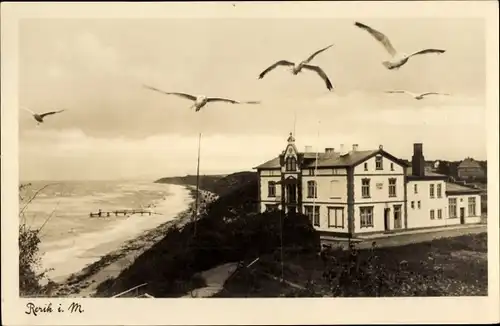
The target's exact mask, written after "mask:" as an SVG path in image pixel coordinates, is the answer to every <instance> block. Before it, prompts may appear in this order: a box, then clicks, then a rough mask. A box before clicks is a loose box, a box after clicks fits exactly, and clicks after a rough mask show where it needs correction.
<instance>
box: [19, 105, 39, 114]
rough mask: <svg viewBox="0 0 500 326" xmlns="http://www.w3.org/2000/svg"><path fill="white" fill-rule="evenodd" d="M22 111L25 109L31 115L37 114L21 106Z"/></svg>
mask: <svg viewBox="0 0 500 326" xmlns="http://www.w3.org/2000/svg"><path fill="white" fill-rule="evenodd" d="M21 109H23V110H24V111H27V112H29V113H31V114H36V113H35V112H33V111H31V110H30V109H28V108H27V107H25V106H21Z"/></svg>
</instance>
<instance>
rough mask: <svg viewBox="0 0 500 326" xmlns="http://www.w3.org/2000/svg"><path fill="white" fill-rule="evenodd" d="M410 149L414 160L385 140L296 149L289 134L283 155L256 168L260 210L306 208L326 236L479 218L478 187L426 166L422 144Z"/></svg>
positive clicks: (293, 140)
mask: <svg viewBox="0 0 500 326" xmlns="http://www.w3.org/2000/svg"><path fill="white" fill-rule="evenodd" d="M413 151H414V154H413V157H412V162H411V163H409V162H405V161H403V160H401V159H399V158H397V157H395V156H393V155H391V154H390V153H388V152H386V151H385V150H384V149H383V147H382V146H380V147H379V148H378V149H371V150H360V149H358V145H353V146H352V148H351V149H347V150H344V149H343V148H342V146H341V150H340V151H335V150H334V148H326V149H325V151H322V152H318V153H316V152H313V151H312V150H311V148H310V147H309V146H306V150H305V151H304V152H299V151H298V149H297V147H296V146H295V139H294V137H293V136H292V135H290V137H289V138H288V144H287V145H286V147H285V150H284V151H283V152H282V153H281V154H280V155H279V156H277V157H275V158H273V159H271V160H269V161H267V162H265V163H263V164H261V165H259V166H257V167H256V170H257V171H258V174H259V198H258V199H259V203H260V211H266V210H276V209H278V210H283V211H285V212H301V213H304V214H305V215H307V216H308V217H309V219H310V220H311V223H312V225H313V226H314V228H315V229H316V230H318V231H319V232H320V234H321V237H322V239H324V240H327V239H328V238H329V237H330V236H339V235H342V234H343V235H350V236H356V235H360V234H367V233H379V232H394V231H403V230H405V229H415V228H429V227H441V226H447V225H456V224H467V223H477V222H478V221H479V219H480V217H479V216H480V215H481V200H480V196H479V194H480V190H478V189H472V188H469V187H465V186H459V185H455V184H451V183H449V182H447V180H448V176H445V175H442V174H437V173H435V172H431V171H429V170H428V169H426V164H425V160H424V156H423V151H422V144H414V148H413ZM464 205H467V206H464Z"/></svg>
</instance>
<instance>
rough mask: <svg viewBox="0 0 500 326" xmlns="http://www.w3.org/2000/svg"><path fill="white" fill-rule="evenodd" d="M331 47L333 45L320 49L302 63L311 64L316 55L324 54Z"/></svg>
mask: <svg viewBox="0 0 500 326" xmlns="http://www.w3.org/2000/svg"><path fill="white" fill-rule="evenodd" d="M332 46H333V44H330V45H329V46H327V47H326V48H322V49H321V50H318V51H316V52H314V53H313V54H311V55H310V56H309V58H307V59H306V60H305V61H304V63H309V62H311V60H312V59H314V57H316V56H317V55H318V54H320V53H321V52H324V51H326V50H328V49H329V48H331V47H332Z"/></svg>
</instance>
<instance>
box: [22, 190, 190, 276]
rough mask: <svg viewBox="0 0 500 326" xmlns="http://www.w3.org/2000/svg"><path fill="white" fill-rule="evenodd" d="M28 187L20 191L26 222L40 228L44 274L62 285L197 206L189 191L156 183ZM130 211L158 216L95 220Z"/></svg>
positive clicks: (131, 215)
mask: <svg viewBox="0 0 500 326" xmlns="http://www.w3.org/2000/svg"><path fill="white" fill-rule="evenodd" d="M22 183H23V184H25V183H30V184H31V185H29V186H28V187H27V188H25V189H23V190H21V192H20V195H21V197H22V198H20V199H19V210H20V212H21V211H22V213H21V214H20V216H19V218H20V223H24V224H25V225H26V226H27V227H29V228H31V229H40V233H39V235H40V239H41V243H40V245H39V248H40V257H41V265H40V266H39V269H40V270H47V269H48V270H49V272H48V273H47V276H48V277H49V278H50V279H51V280H53V281H56V282H58V281H63V280H64V279H65V278H67V277H68V276H70V275H71V274H72V273H75V272H78V271H80V270H81V269H83V268H84V267H85V266H86V265H88V264H91V263H93V262H95V261H97V260H99V259H100V258H101V257H102V256H103V255H105V254H107V253H109V252H111V251H113V250H115V249H118V248H119V247H121V246H122V245H123V243H124V242H126V241H128V240H132V239H134V238H136V237H137V236H139V235H141V234H142V233H144V232H145V231H148V230H151V229H154V228H155V227H157V226H159V225H161V224H163V223H165V222H167V221H169V220H172V219H174V218H176V217H177V215H178V214H179V213H181V212H182V211H184V210H185V209H187V208H188V206H189V204H190V203H191V202H192V199H191V196H190V194H189V190H188V189H186V188H185V187H182V186H177V185H169V184H160V183H154V182H153V181H57V182H52V181H50V182H49V181H47V182H44V181H32V182H30V181H26V182H22ZM35 194H36V196H35ZM33 196H34V199H33V200H32V201H31V202H29V203H28V201H29V199H30V198H32V197H33ZM124 209H127V210H133V209H136V210H137V209H144V210H147V211H151V212H152V214H151V215H149V214H143V215H141V214H129V215H126V216H123V215H118V216H115V214H110V216H109V217H108V216H107V214H102V216H101V217H91V216H90V213H97V212H98V211H99V210H102V212H107V211H111V212H113V211H115V210H124Z"/></svg>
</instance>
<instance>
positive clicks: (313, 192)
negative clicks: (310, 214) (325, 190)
mask: <svg viewBox="0 0 500 326" xmlns="http://www.w3.org/2000/svg"><path fill="white" fill-rule="evenodd" d="M317 190H318V188H317V185H316V181H307V198H318V192H317Z"/></svg>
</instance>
